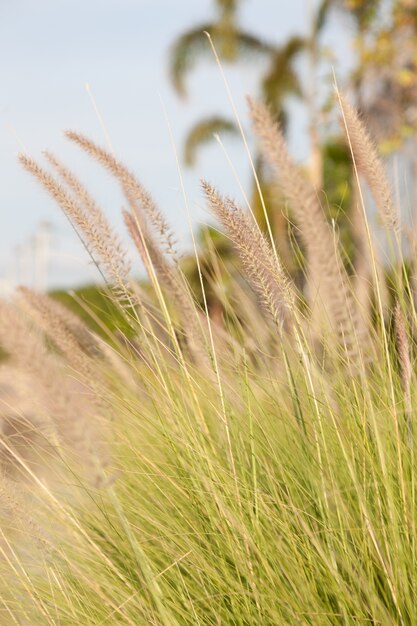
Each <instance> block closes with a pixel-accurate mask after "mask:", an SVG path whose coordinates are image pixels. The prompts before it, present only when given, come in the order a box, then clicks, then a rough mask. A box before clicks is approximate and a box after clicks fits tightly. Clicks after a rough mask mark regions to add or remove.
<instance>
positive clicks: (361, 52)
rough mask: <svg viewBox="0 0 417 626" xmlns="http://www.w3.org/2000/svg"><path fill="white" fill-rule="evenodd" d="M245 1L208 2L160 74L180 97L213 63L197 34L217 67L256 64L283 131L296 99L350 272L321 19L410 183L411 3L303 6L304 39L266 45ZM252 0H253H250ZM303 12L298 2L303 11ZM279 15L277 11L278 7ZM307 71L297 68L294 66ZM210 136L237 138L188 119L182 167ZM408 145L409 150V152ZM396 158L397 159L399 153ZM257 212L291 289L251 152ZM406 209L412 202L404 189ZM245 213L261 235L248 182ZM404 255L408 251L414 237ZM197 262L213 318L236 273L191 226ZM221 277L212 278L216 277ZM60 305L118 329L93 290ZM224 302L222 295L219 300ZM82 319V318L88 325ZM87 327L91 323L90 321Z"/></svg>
mask: <svg viewBox="0 0 417 626" xmlns="http://www.w3.org/2000/svg"><path fill="white" fill-rule="evenodd" d="M249 1H251V0H213V5H214V19H213V20H212V21H210V22H206V23H202V24H200V25H199V26H193V27H192V28H191V29H190V30H185V31H184V32H183V33H182V34H179V36H178V38H177V39H176V41H174V42H173V43H172V46H171V50H170V55H169V75H170V79H171V82H172V85H173V87H174V89H175V90H176V92H177V93H178V95H179V96H180V97H182V98H183V99H186V97H187V95H188V88H187V79H188V78H189V75H190V73H191V72H192V71H196V70H197V69H198V65H199V63H200V62H201V61H202V60H203V59H208V60H211V61H214V55H213V52H212V50H211V47H210V44H209V40H208V37H207V33H209V34H210V36H211V38H212V41H213V44H214V46H215V49H216V52H217V54H218V56H219V58H220V60H221V62H222V64H224V65H225V67H226V66H227V65H228V64H241V65H242V66H243V67H244V66H245V64H248V63H253V62H257V65H256V67H257V68H259V77H258V93H257V94H255V95H256V96H257V97H259V98H261V99H262V100H264V101H265V102H267V103H268V105H269V107H270V108H271V110H272V112H273V114H274V117H275V119H276V120H277V122H278V123H279V124H280V125H281V127H282V129H283V130H284V133H285V132H286V131H287V129H288V127H289V124H290V123H291V99H294V98H296V99H297V100H298V102H299V103H301V104H302V105H303V106H304V107H305V109H306V112H307V116H308V128H309V152H310V154H309V158H308V160H307V162H306V164H305V166H304V168H303V169H304V174H305V175H306V176H308V177H309V178H310V180H311V182H312V183H313V185H314V187H315V188H316V189H317V192H318V193H320V195H321V199H322V204H323V208H324V209H325V210H326V211H327V214H328V217H329V219H331V220H333V223H334V225H335V228H337V234H338V237H339V239H340V241H341V243H342V246H343V249H344V251H345V260H346V264H347V266H348V268H349V267H350V268H353V269H355V270H357V269H358V268H357V267H356V265H357V263H360V258H359V257H360V255H358V254H356V256H355V254H354V250H355V236H356V234H355V226H354V222H355V219H356V217H355V208H357V207H355V205H357V202H358V198H357V195H356V194H355V193H352V189H353V190H354V189H355V185H352V184H351V183H352V177H353V173H352V165H351V159H350V154H349V150H348V148H347V146H346V141H345V139H344V137H343V136H342V133H341V132H340V131H335V127H336V126H335V124H333V123H332V119H334V118H333V117H332V115H333V114H334V111H335V110H337V106H336V103H335V101H334V93H333V85H332V82H331V80H329V81H328V82H327V83H326V84H323V81H320V85H319V87H318V80H317V77H318V76H319V75H321V76H322V75H323V69H327V75H329V76H330V75H331V59H330V58H329V54H328V50H326V48H325V46H324V45H323V43H322V40H323V34H324V33H325V30H326V28H330V27H331V24H329V21H330V20H329V18H330V17H331V16H332V15H335V14H337V15H338V16H339V17H340V19H343V20H345V21H346V27H347V28H349V29H350V31H351V32H352V38H353V42H352V43H353V49H354V52H355V55H354V59H353V63H352V69H351V71H350V75H349V77H348V81H347V84H343V85H341V86H342V87H343V89H344V90H346V91H348V93H349V94H350V96H351V99H352V101H353V102H354V104H355V105H356V107H357V108H358V109H359V111H360V112H361V114H362V115H363V116H364V118H365V120H366V123H367V125H368V128H369V129H370V131H371V132H372V134H373V136H374V138H375V139H376V141H377V142H378V144H379V148H380V149H381V151H382V152H383V153H384V154H385V155H387V156H389V155H392V154H393V153H398V154H401V155H402V156H403V157H404V158H406V160H407V161H408V165H410V166H411V167H412V168H414V172H415V176H414V179H415V180H417V156H416V155H417V2H416V1H415V0H320V1H319V2H318V3H313V2H312V1H311V3H310V6H311V10H310V12H309V15H308V19H309V25H308V28H307V31H306V32H307V34H306V35H304V36H300V35H295V36H292V37H290V38H289V39H288V40H287V41H284V42H274V41H267V40H265V39H264V38H263V37H262V34H258V33H252V32H248V31H246V30H244V29H242V28H241V26H240V19H239V18H240V10H241V8H242V5H243V3H244V2H249ZM252 1H253V0H252ZM306 6H308V3H307V5H306ZM282 10H285V8H284V7H283V8H282ZM300 60H301V61H302V62H303V63H304V66H306V67H307V72H304V73H301V72H300V62H299V61H300ZM216 135H219V136H221V137H223V136H225V135H230V136H236V137H238V135H239V130H238V128H237V125H236V122H235V120H234V119H229V118H225V117H222V116H220V115H218V114H216V112H213V114H212V115H210V116H209V117H207V118H205V119H200V120H197V121H196V122H195V123H194V124H193V125H192V126H191V128H190V129H189V132H188V134H187V136H186V138H185V141H184V147H183V148H184V150H183V156H184V163H185V165H187V166H191V165H194V164H195V163H196V161H197V159H198V154H199V151H200V150H201V149H203V147H204V145H205V144H207V143H208V142H210V141H212V140H213V138H214V137H215V136H216ZM410 148H411V149H410ZM404 155H405V156H404ZM254 157H255V158H254V161H255V166H256V170H257V175H258V177H259V182H260V186H261V189H262V194H263V197H264V199H265V207H266V211H267V216H268V220H269V223H270V227H271V231H272V235H273V237H274V240H275V242H276V245H277V249H278V251H279V253H280V255H281V257H282V259H283V261H284V263H285V265H286V267H287V270H288V272H289V273H290V274H291V275H292V277H293V279H294V280H295V281H296V282H297V283H301V282H302V281H303V251H302V249H301V247H300V246H299V243H298V238H297V232H296V231H295V230H294V228H293V227H292V222H291V214H290V213H288V207H287V206H286V205H285V204H284V203H283V201H282V197H281V195H280V193H279V191H278V189H277V185H276V183H275V181H274V179H273V177H272V175H271V172H270V171H269V169H268V168H267V166H266V164H264V163H263V162H262V159H261V157H260V155H259V154H258V153H257V152H256V148H255V153H254ZM413 193H414V196H415V197H414V198H412V202H411V204H412V205H413V206H414V205H415V204H417V193H416V191H415V190H414V191H413ZM248 196H249V200H250V203H251V207H252V210H253V212H254V214H255V216H256V218H257V220H258V222H259V224H260V226H261V228H263V229H264V230H265V231H266V230H267V223H266V218H265V214H264V208H263V206H262V202H261V199H260V195H259V193H258V189H257V186H256V184H255V181H254V180H253V181H252V182H251V186H250V190H249V193H248ZM412 239H413V241H412V242H411V245H412V249H414V247H417V246H416V244H415V241H414V239H415V238H414V237H413V238H412ZM197 240H198V250H199V262H200V267H201V272H202V277H203V283H204V289H205V291H206V295H207V301H208V306H209V309H210V312H211V314H212V315H213V316H215V317H221V314H222V301H223V299H222V297H221V294H219V292H218V289H219V288H218V285H219V284H222V285H223V287H222V288H224V285H226V288H227V284H228V275H234V276H235V278H236V273H237V272H238V271H239V268H238V266H237V261H236V258H235V256H234V254H233V252H232V246H231V242H230V241H228V240H227V239H226V238H225V237H224V236H223V235H222V234H221V233H220V232H218V231H217V230H216V228H215V227H207V226H204V227H201V229H200V231H199V232H198V233H197ZM182 268H183V271H184V274H185V275H186V277H187V279H188V280H189V282H190V283H191V284H192V287H193V289H194V290H195V293H197V294H200V299H201V304H202V291H201V284H200V282H201V281H200V277H199V271H198V266H197V264H196V259H195V257H194V254H193V255H190V256H188V257H185V258H184V259H183V261H182ZM220 277H221V281H220V280H218V279H219V278H220ZM54 295H55V296H56V297H57V298H59V299H60V300H66V301H67V303H68V304H70V306H71V307H72V308H73V309H77V310H78V312H80V313H81V314H82V316H83V317H85V318H86V319H87V318H91V316H90V315H89V314H87V313H86V311H85V310H83V307H82V306H81V305H80V303H81V302H88V303H89V306H90V308H92V309H93V310H95V311H96V313H97V314H98V313H100V315H99V317H100V318H102V317H103V315H104V316H105V317H106V323H107V324H108V327H110V328H111V329H112V330H117V328H118V327H119V326H120V327H121V325H123V320H121V319H119V318H118V315H117V314H116V312H115V311H114V310H113V309H112V305H111V302H110V301H109V298H108V297H107V296H106V295H105V294H103V293H101V292H100V290H98V289H97V288H95V287H87V288H84V289H82V290H79V291H78V292H76V298H75V299H74V298H73V297H71V296H68V295H65V293H64V292H56V293H55V294H54ZM224 301H226V299H224ZM90 322H91V319H90ZM92 323H93V325H94V324H95V325H96V330H98V331H99V332H100V328H99V324H98V325H97V324H96V323H95V322H94V321H93V322H92ZM126 330H127V329H125V328H123V331H124V332H126Z"/></svg>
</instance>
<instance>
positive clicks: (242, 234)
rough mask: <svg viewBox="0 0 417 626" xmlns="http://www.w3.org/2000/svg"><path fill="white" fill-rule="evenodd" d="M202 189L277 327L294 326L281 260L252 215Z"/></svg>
mask: <svg viewBox="0 0 417 626" xmlns="http://www.w3.org/2000/svg"><path fill="white" fill-rule="evenodd" d="M202 187H203V190H204V193H205V195H206V198H207V200H208V202H209V205H210V208H211V211H212V213H213V214H214V215H215V216H216V217H217V219H218V220H219V221H220V223H221V224H222V225H223V227H224V228H225V229H226V232H227V235H228V236H229V237H230V239H231V240H232V242H233V244H234V246H235V247H236V250H237V252H238V254H239V256H240V259H241V261H242V265H243V267H244V270H245V272H246V275H247V277H248V279H249V283H250V284H251V286H252V288H253V289H254V290H255V292H256V293H257V294H258V296H259V298H260V300H261V302H262V304H263V305H264V307H265V308H266V310H267V311H269V313H270V314H271V315H272V318H273V319H274V321H275V322H276V323H277V324H278V326H279V327H280V328H284V327H288V324H289V323H290V322H294V313H295V295H294V291H293V288H292V286H291V284H290V281H289V279H288V277H287V275H286V273H285V270H284V268H283V267H282V265H281V263H280V261H279V259H278V258H277V257H276V255H274V253H273V251H272V249H271V248H270V246H269V244H268V243H267V241H266V239H265V237H264V236H263V235H262V233H261V231H260V230H259V227H258V226H257V225H256V224H255V223H254V222H253V220H251V219H250V217H249V215H246V214H245V213H244V212H243V211H242V209H240V208H239V207H238V206H236V204H235V203H234V202H233V201H232V200H231V199H230V198H222V197H221V196H220V194H219V193H218V192H217V191H216V189H215V188H214V187H212V186H211V185H210V184H209V183H207V182H206V181H202Z"/></svg>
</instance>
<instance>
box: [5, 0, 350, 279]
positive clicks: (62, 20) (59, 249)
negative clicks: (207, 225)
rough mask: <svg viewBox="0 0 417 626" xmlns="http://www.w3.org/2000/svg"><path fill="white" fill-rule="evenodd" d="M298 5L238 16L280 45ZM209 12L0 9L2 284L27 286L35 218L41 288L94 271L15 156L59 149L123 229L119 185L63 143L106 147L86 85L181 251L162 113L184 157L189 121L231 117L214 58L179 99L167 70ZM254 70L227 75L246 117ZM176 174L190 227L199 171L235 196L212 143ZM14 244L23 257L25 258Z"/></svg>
mask: <svg viewBox="0 0 417 626" xmlns="http://www.w3.org/2000/svg"><path fill="white" fill-rule="evenodd" d="M306 7H307V0H246V2H245V3H243V10H242V14H241V15H242V20H241V21H242V24H243V25H244V26H245V27H246V28H248V29H250V30H252V31H254V32H257V33H259V34H261V35H262V36H263V37H265V38H267V39H270V40H273V41H276V42H280V41H284V40H285V38H286V37H287V36H288V35H289V34H290V33H295V32H299V33H302V32H304V31H305V29H306V28H307V16H306ZM212 12H213V3H212V2H211V0H2V1H1V2H0V59H1V62H0V172H1V180H0V279H3V280H4V279H7V280H16V279H18V280H20V281H26V282H28V281H29V282H30V280H31V277H30V274H31V268H32V265H33V260H31V256H30V252H28V250H30V246H29V245H28V242H30V240H31V238H32V237H33V235H34V233H35V232H36V229H37V228H38V225H39V224H40V223H41V222H43V221H47V222H49V223H50V224H51V225H52V241H51V252H52V257H51V259H50V272H49V285H58V284H62V285H65V286H72V285H76V284H79V283H82V282H85V281H89V280H91V279H94V278H95V276H96V274H95V271H94V270H93V268H92V267H91V266H89V263H88V257H87V255H86V254H85V253H84V252H83V250H82V249H80V247H79V245H78V244H77V242H76V239H75V236H74V233H73V231H72V230H71V228H70V226H69V225H68V223H67V222H66V220H65V218H64V217H63V216H62V215H61V214H60V211H59V209H58V208H57V207H56V206H55V204H54V203H53V201H51V200H50V199H49V198H48V197H47V196H46V195H45V193H44V192H43V191H42V190H41V189H40V188H39V187H38V186H37V185H36V184H35V183H34V182H33V181H32V180H31V179H30V178H29V177H28V175H27V174H26V173H25V172H23V171H22V170H21V168H20V167H19V165H18V164H17V162H16V154H17V152H18V151H19V150H22V149H23V150H25V151H27V152H29V153H30V154H31V155H33V156H40V153H41V151H42V150H43V149H44V148H48V149H52V150H54V151H56V152H57V153H58V155H59V156H61V157H62V158H63V159H64V160H65V161H66V162H67V163H68V164H70V165H72V166H73V167H74V169H75V170H76V171H77V172H78V173H79V174H80V175H81V177H83V178H84V179H85V180H86V182H88V183H89V186H90V188H91V190H92V191H93V192H94V193H95V195H96V196H97V198H98V199H99V200H100V201H101V202H102V205H103V207H104V208H105V210H106V213H107V215H108V216H109V218H110V219H111V221H112V222H113V223H114V224H115V226H116V227H117V228H118V229H120V230H121V231H123V225H122V223H121V220H120V216H119V215H120V208H121V205H122V198H121V197H120V196H119V195H118V193H117V191H116V187H115V185H114V184H113V183H112V182H111V181H109V180H108V178H107V177H106V175H105V174H103V173H102V172H101V171H100V170H99V169H97V168H96V167H95V166H92V165H91V164H90V163H88V161H87V160H86V159H85V158H83V157H82V156H81V155H80V153H79V152H78V151H77V150H76V149H75V148H74V147H72V146H68V145H67V144H66V142H65V140H64V139H63V138H62V130H63V129H65V128H74V129H78V130H81V131H83V132H86V133H88V134H89V135H90V136H92V137H93V138H94V139H96V140H97V141H99V142H101V143H104V142H105V138H104V134H103V131H102V129H101V127H100V124H99V122H98V119H97V116H96V114H95V112H94V109H93V106H92V104H91V101H90V98H89V96H88V94H87V91H86V88H85V84H86V82H88V83H90V85H91V88H92V91H93V94H94V97H95V100H96V102H97V105H98V107H99V109H100V113H101V114H102V116H103V118H104V120H105V124H106V128H107V130H108V133H109V135H110V137H111V141H112V144H113V146H114V148H115V150H116V152H117V154H118V155H119V156H120V157H121V158H123V160H125V161H126V162H127V163H128V164H129V166H130V167H131V168H132V169H133V170H135V171H136V172H137V174H138V176H139V178H140V179H141V181H142V182H143V183H144V184H145V186H146V187H147V188H148V189H149V190H150V191H151V192H152V194H153V195H154V197H155V198H156V199H157V200H158V202H159V203H160V205H161V207H162V208H163V210H164V211H165V213H166V215H167V217H168V219H169V221H170V222H171V223H172V224H173V226H174V229H175V231H176V232H177V233H178V239H179V244H180V247H181V248H186V247H187V245H189V240H190V238H189V234H188V227H187V224H186V217H185V212H184V202H183V199H182V195H181V191H180V185H179V178H178V173H177V170H176V164H175V158H174V154H173V150H172V147H171V144H170V139H169V131H168V126H167V122H166V119H165V116H164V110H163V109H164V107H165V109H166V111H167V115H168V118H169V121H170V125H171V127H172V131H173V135H174V138H175V142H176V144H177V146H178V149H179V150H181V148H182V141H183V138H184V135H185V132H186V129H187V128H188V127H189V126H190V125H191V123H192V122H193V121H194V120H197V119H199V118H200V117H202V116H203V115H205V114H212V113H221V112H223V113H226V114H229V113H230V106H229V104H228V101H227V97H226V94H225V90H224V88H223V86H222V82H221V79H220V76H219V73H218V70H217V68H216V67H215V65H214V64H213V63H209V62H207V63H202V64H201V65H200V66H198V68H197V70H196V71H195V72H194V73H193V74H192V76H191V77H190V80H189V82H188V86H189V99H188V100H187V101H185V102H184V101H181V100H179V99H178V97H177V96H176V94H175V93H174V91H173V89H172V88H171V86H170V84H169V81H168V78H167V65H168V55H169V47H170V44H171V43H172V41H173V40H174V39H175V37H176V35H178V34H179V33H181V32H183V31H184V30H185V29H188V28H190V27H191V26H193V25H197V24H198V23H200V22H205V21H207V18H210V16H211V15H212ZM344 28H345V27H344V26H343V22H342V21H341V20H338V19H337V18H335V20H334V25H333V28H332V29H331V31H332V34H330V35H329V36H328V43H329V44H330V45H331V46H332V47H334V48H335V49H339V50H340V49H342V50H343V47H340V46H341V44H340V39H341V36H342V35H343V36H342V39H343V37H344V36H345V33H344V32H343V30H344ZM259 69H260V68H259V66H255V65H253V66H251V67H250V68H248V66H245V67H244V68H240V69H233V68H228V67H226V68H225V70H226V73H227V75H228V78H229V81H230V87H231V89H232V92H233V94H234V97H235V98H236V102H237V105H238V108H239V111H240V112H241V113H242V118H243V121H245V120H244V115H245V105H244V95H245V94H246V93H256V77H257V75H259ZM162 103H163V104H162ZM293 106H294V107H295V109H296V115H295V124H294V126H293V127H292V129H291V138H292V146H293V149H294V151H295V153H296V155H297V156H298V157H299V158H300V159H302V158H303V156H304V155H305V151H306V145H305V142H304V141H303V139H302V137H303V124H304V123H305V122H304V118H303V116H302V113H301V112H300V111H299V107H297V105H296V104H294V105H293ZM225 144H226V146H227V148H228V150H229V151H230V156H231V158H232V159H233V162H234V164H235V166H236V169H237V171H238V173H239V176H240V177H241V178H242V181H243V183H247V181H248V171H249V170H248V165H247V160H246V158H245V155H244V152H243V150H242V148H241V145H240V144H239V142H237V141H225ZM183 174H184V180H185V185H186V190H187V194H188V198H189V204H190V207H191V210H192V218H193V222H194V223H195V224H198V223H201V222H202V221H203V222H204V221H208V220H209V219H210V218H209V216H208V215H207V213H206V212H205V209H204V206H203V202H202V198H201V193H200V190H199V184H198V181H199V178H200V177H201V176H203V177H205V178H208V179H210V180H211V181H212V182H214V183H215V184H217V185H219V186H220V188H222V189H223V190H228V191H230V192H231V193H234V194H236V195H238V187H237V184H236V182H235V181H234V179H233V174H232V172H231V171H230V169H229V168H228V166H227V163H226V161H225V158H224V156H223V155H222V152H221V150H220V148H219V146H217V145H212V146H211V147H209V148H207V149H204V150H203V151H202V153H201V157H200V158H199V161H198V164H197V167H196V168H194V169H192V170H188V169H185V168H183ZM17 246H18V247H20V252H19V253H18V255H16V247H17ZM22 247H23V249H25V250H26V257H24V258H23V260H22V252H21V250H22ZM23 256H24V255H23ZM25 259H26V260H25ZM16 267H17V268H18V272H17V271H16ZM19 268H20V269H19ZM17 273H19V275H18V276H17Z"/></svg>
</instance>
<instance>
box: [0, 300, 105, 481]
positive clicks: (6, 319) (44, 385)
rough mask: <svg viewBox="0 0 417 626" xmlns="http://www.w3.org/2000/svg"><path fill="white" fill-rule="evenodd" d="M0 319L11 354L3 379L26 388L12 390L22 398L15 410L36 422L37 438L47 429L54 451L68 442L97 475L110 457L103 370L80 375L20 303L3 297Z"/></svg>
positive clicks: (1, 337)
mask: <svg viewBox="0 0 417 626" xmlns="http://www.w3.org/2000/svg"><path fill="white" fill-rule="evenodd" d="M0 319H1V324H0V346H1V348H2V349H3V350H4V351H5V352H6V354H7V355H8V359H7V361H5V362H4V363H3V364H2V368H1V369H0V374H1V376H0V381H1V380H4V379H6V380H8V381H9V383H10V384H12V385H14V382H16V385H18V386H20V387H21V388H22V389H23V390H26V391H24V392H23V393H21V392H19V389H15V387H13V388H12V391H11V393H12V394H14V397H15V398H18V397H20V396H21V397H22V400H19V401H18V404H17V405H16V406H17V408H16V407H15V409H14V412H15V413H16V419H17V418H19V420H18V421H19V424H23V425H24V423H26V422H27V423H28V424H29V425H33V429H34V436H35V439H36V441H38V440H39V436H38V434H39V433H42V438H43V442H44V445H48V446H49V448H50V450H51V455H53V453H54V450H55V451H58V450H60V449H61V447H62V446H63V449H64V450H65V452H66V453H68V454H70V455H71V456H72V457H73V458H74V460H76V463H77V465H80V467H83V468H84V469H85V471H88V472H89V473H90V475H91V476H93V474H92V472H94V475H95V472H96V471H97V467H98V464H100V459H101V458H104V457H105V452H104V447H103V446H102V445H101V443H100V442H101V441H102V440H103V439H104V430H103V429H102V430H103V432H102V433H100V435H98V432H99V430H100V428H99V426H98V423H99V422H100V424H101V417H100V415H101V413H102V411H101V409H100V411H98V402H97V394H95V393H94V392H93V391H92V389H93V388H94V385H95V384H96V381H97V379H98V371H97V372H96V373H95V374H94V378H93V379H90V376H89V377H88V379H86V377H85V376H83V375H81V376H80V377H75V376H74V369H73V368H71V369H69V368H68V366H67V363H66V361H65V360H64V359H63V358H61V357H60V356H59V355H58V354H57V353H54V352H52V351H51V350H50V349H49V348H48V346H47V343H46V342H45V340H44V333H43V331H42V329H39V328H38V327H37V326H36V322H35V320H33V319H31V318H30V317H29V316H28V314H27V311H25V310H23V308H22V307H21V306H18V304H17V303H16V302H4V301H0ZM78 369H79V368H78ZM19 381H21V382H20V383H19ZM31 386H32V387H33V393H32V394H31V393H30V391H29V390H30V388H31ZM35 392H36V393H35ZM16 393H17V395H16ZM16 402H17V400H16ZM22 402H23V404H22ZM14 403H15V402H12V401H10V402H8V405H10V406H11V407H12V406H13V404H14ZM100 406H101V405H100ZM19 407H20V408H19ZM19 416H21V418H20V417H19ZM22 420H23V421H22ZM13 421H14V422H16V420H15V419H14V420H13ZM16 424H17V422H16ZM19 428H21V426H19ZM31 428H32V426H31ZM38 431H39V433H38ZM49 448H48V449H49ZM35 449H36V446H35Z"/></svg>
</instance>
